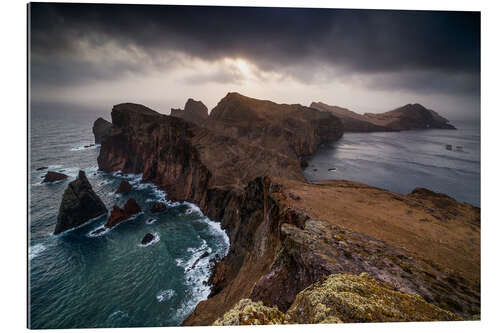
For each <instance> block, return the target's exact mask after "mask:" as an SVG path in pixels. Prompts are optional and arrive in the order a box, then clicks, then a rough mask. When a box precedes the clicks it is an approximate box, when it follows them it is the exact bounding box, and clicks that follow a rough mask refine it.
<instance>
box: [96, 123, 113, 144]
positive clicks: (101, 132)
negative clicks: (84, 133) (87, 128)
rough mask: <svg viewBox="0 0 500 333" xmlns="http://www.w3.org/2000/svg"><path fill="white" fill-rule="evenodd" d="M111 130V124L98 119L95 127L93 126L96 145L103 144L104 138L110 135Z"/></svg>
mask: <svg viewBox="0 0 500 333" xmlns="http://www.w3.org/2000/svg"><path fill="white" fill-rule="evenodd" d="M110 128H111V123H110V122H109V121H107V120H106V119H103V118H100V117H99V118H97V120H96V121H94V126H92V132H93V133H94V139H95V143H96V144H100V143H102V140H103V139H104V137H105V136H106V135H107V134H108V131H109V129H110Z"/></svg>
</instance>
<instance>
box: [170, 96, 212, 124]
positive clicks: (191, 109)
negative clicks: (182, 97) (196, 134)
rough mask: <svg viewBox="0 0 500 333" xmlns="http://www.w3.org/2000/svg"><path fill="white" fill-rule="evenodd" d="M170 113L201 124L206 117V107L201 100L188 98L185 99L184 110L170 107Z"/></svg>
mask: <svg viewBox="0 0 500 333" xmlns="http://www.w3.org/2000/svg"><path fill="white" fill-rule="evenodd" d="M170 115H171V116H172V117H178V118H182V119H184V120H186V121H190V122H192V123H195V124H196V125H201V124H202V123H203V122H204V121H205V120H206V119H207V118H208V108H207V107H206V106H205V104H203V102H201V101H195V100H194V99H192V98H190V99H188V100H187V102H186V105H185V106H184V110H182V109H171V112H170Z"/></svg>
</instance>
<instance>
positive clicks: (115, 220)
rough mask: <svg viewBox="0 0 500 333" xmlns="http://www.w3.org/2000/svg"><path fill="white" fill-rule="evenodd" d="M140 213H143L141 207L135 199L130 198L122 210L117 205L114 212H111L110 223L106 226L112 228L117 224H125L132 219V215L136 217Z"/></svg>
mask: <svg viewBox="0 0 500 333" xmlns="http://www.w3.org/2000/svg"><path fill="white" fill-rule="evenodd" d="M140 212H141V207H140V206H139V205H138V204H137V202H136V201H135V200H134V199H133V198H130V199H128V200H127V202H126V203H125V206H124V207H123V209H121V208H120V207H118V206H116V205H115V206H113V210H112V211H111V214H110V215H109V218H108V221H107V222H106V224H105V225H104V226H105V227H106V228H112V227H114V226H116V225H117V224H119V223H120V222H123V221H125V220H127V219H129V218H131V217H132V215H135V214H137V213H140Z"/></svg>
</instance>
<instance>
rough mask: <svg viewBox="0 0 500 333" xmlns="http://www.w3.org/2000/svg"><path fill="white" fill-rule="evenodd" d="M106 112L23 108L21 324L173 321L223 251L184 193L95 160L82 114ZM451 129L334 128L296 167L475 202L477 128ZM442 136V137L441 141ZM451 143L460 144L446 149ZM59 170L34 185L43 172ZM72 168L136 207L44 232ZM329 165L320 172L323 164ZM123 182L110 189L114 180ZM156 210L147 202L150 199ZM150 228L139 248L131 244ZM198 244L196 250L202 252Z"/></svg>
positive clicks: (223, 238)
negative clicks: (117, 216)
mask: <svg viewBox="0 0 500 333" xmlns="http://www.w3.org/2000/svg"><path fill="white" fill-rule="evenodd" d="M99 116H102V117H104V118H105V119H108V120H109V118H110V114H109V112H105V113H102V114H99V113H92V112H64V111H63V110H52V111H50V112H47V111H40V110H37V109H32V113H31V122H30V128H29V132H30V156H29V160H30V169H29V172H30V174H29V184H30V186H29V213H30V219H29V235H28V237H29V251H28V256H29V258H28V260H29V266H28V270H29V278H28V283H29V291H28V298H29V303H28V308H29V316H28V319H29V324H30V327H31V328H37V329H41V328H94V327H141V326H176V325H180V324H181V323H182V321H183V320H184V319H185V318H186V317H187V316H188V315H189V314H190V313H191V312H192V311H193V310H194V308H195V306H196V304H198V303H199V302H200V301H201V300H203V299H206V298H207V297H208V295H209V293H210V286H208V285H207V283H206V282H207V280H208V277H209V274H210V263H209V261H210V260H211V259H213V258H215V257H216V256H217V255H218V256H219V257H223V256H224V255H225V254H226V253H227V251H228V250H229V239H228V237H227V235H226V233H225V232H224V231H223V230H222V229H221V227H220V225H219V224H218V223H217V222H216V221H211V220H209V219H208V218H207V217H205V216H204V215H203V214H202V213H201V211H200V210H199V208H198V207H196V206H195V205H193V204H190V203H179V202H171V201H168V193H166V199H165V193H163V192H162V191H160V190H159V189H158V188H156V187H155V186H154V185H153V184H148V183H141V175H133V174H122V173H113V174H109V173H104V172H101V171H98V170H97V156H98V155H99V149H100V147H99V146H93V147H87V148H85V145H89V144H90V143H93V142H94V137H93V134H92V124H93V122H94V120H95V119H97V117H99ZM457 127H458V128H459V129H458V130H457V131H449V130H425V131H406V132H399V133H361V134H355V133H346V134H345V135H344V137H343V138H342V139H341V140H339V141H338V142H335V143H331V144H326V145H324V146H323V147H321V149H320V150H319V151H318V152H317V154H316V155H315V156H313V157H312V158H311V159H310V161H309V166H308V167H307V168H306V169H305V170H304V173H305V175H306V177H307V179H308V180H311V181H314V180H325V179H349V180H356V181H360V182H363V183H366V184H370V185H373V186H377V187H381V188H385V189H388V190H391V191H395V192H400V193H408V192H410V191H411V190H412V189H413V188H415V187H417V186H423V187H427V188H429V189H432V190H434V191H438V192H443V193H446V194H448V195H450V196H452V197H454V198H456V199H458V200H461V201H466V202H469V203H472V204H474V205H477V206H479V205H480V136H479V134H480V133H479V129H478V128H475V127H471V126H470V125H467V124H464V125H463V126H460V124H457ZM446 144H451V145H453V149H452V150H451V151H449V150H447V149H446V147H445V146H446ZM456 146H462V147H463V148H462V149H461V151H457V149H456ZM39 167H48V170H53V171H61V172H63V173H65V174H67V175H68V176H70V177H69V179H67V180H63V181H60V182H56V183H52V184H42V183H41V181H42V177H43V176H44V175H45V173H46V172H47V170H40V171H37V170H36V169H37V168H39ZM80 169H81V170H84V171H85V172H86V174H87V177H88V179H89V181H90V183H91V184H92V187H93V189H94V191H95V192H96V193H97V194H98V195H99V196H100V197H101V199H102V200H103V201H104V203H105V204H106V206H107V208H108V209H109V210H111V208H112V207H113V205H119V206H123V204H124V203H125V202H126V200H127V199H128V198H129V197H133V198H135V199H136V201H137V202H138V203H139V205H140V206H141V207H142V208H143V211H144V212H143V213H142V214H140V215H138V216H137V217H136V218H134V219H131V220H128V221H126V222H123V223H122V224H120V225H118V226H117V227H115V228H113V229H112V230H110V231H109V232H107V233H105V234H103V235H101V236H98V237H92V236H90V233H91V232H92V231H93V230H95V229H97V228H99V227H100V226H102V225H103V224H104V223H105V219H106V217H101V218H98V219H96V220H93V221H90V222H89V223H87V224H85V225H84V226H82V227H81V228H78V229H76V230H73V231H70V232H66V233H63V234H61V235H58V236H54V235H53V234H52V233H53V231H54V228H55V224H56V219H57V213H58V209H59V204H60V201H61V198H62V195H63V192H64V190H65V189H66V187H67V185H68V183H69V182H70V181H71V180H73V179H74V178H75V177H76V175H77V174H78V171H79V170H80ZM329 169H331V170H329ZM123 179H128V180H129V181H130V182H131V183H132V184H133V185H134V190H133V191H132V192H130V193H128V194H124V195H116V194H114V192H115V191H116V189H117V187H118V184H119V183H120V181H121V180H123ZM158 200H162V201H164V202H165V203H166V204H167V207H168V209H167V210H166V211H165V212H163V213H161V214H153V213H150V212H149V206H150V205H151V203H152V202H153V201H158ZM148 232H150V233H152V234H154V235H155V241H154V242H153V243H151V244H150V245H148V246H141V245H140V242H141V240H142V237H143V236H144V235H145V234H146V233H148ZM206 253H208V256H205V255H206Z"/></svg>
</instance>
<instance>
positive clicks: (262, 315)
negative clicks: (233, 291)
mask: <svg viewBox="0 0 500 333" xmlns="http://www.w3.org/2000/svg"><path fill="white" fill-rule="evenodd" d="M289 323H290V322H289V318H288V316H287V315H286V314H284V313H283V312H281V311H279V310H278V309H277V308H274V307H273V308H270V307H267V306H265V305H263V304H262V302H253V301H252V300H250V299H248V298H244V299H241V300H240V301H239V302H238V303H237V304H236V305H235V306H234V307H233V308H232V309H231V310H229V311H228V312H226V313H225V314H224V316H222V318H219V319H217V320H216V321H215V322H214V323H213V325H214V326H235V325H276V324H289Z"/></svg>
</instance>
